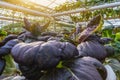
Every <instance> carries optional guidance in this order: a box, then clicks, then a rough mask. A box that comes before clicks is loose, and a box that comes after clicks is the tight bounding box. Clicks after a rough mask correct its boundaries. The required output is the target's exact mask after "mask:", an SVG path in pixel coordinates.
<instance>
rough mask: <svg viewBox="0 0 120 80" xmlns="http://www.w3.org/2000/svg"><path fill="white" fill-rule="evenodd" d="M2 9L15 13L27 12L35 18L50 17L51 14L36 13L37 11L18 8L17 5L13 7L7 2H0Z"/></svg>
mask: <svg viewBox="0 0 120 80" xmlns="http://www.w3.org/2000/svg"><path fill="white" fill-rule="evenodd" d="M0 7H2V8H8V9H12V10H15V11H21V12H25V13H28V14H31V15H35V16H44V17H50V15H49V14H46V13H43V12H39V11H35V10H31V9H28V8H25V7H22V6H17V5H13V4H10V3H7V2H3V1H0Z"/></svg>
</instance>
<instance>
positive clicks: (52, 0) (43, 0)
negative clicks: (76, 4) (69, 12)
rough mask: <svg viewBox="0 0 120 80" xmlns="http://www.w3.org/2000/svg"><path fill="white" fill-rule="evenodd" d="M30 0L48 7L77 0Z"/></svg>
mask: <svg viewBox="0 0 120 80" xmlns="http://www.w3.org/2000/svg"><path fill="white" fill-rule="evenodd" d="M30 1H32V2H35V3H37V4H40V5H43V6H46V7H48V8H54V7H56V6H58V5H60V4H63V3H64V2H66V1H75V0H30Z"/></svg>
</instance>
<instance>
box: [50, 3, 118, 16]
mask: <svg viewBox="0 0 120 80" xmlns="http://www.w3.org/2000/svg"><path fill="white" fill-rule="evenodd" d="M117 6H120V2H115V3H110V4H104V5H99V6H94V7H91V8H89V9H86V8H80V9H76V10H71V11H64V12H60V13H55V14H52V15H51V16H52V17H57V16H63V15H68V14H74V13H80V12H85V11H93V10H97V9H104V8H111V7H117Z"/></svg>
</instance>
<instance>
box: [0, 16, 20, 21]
mask: <svg viewBox="0 0 120 80" xmlns="http://www.w3.org/2000/svg"><path fill="white" fill-rule="evenodd" d="M0 20H7V21H16V22H22V20H19V19H11V18H9V17H2V16H0Z"/></svg>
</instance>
